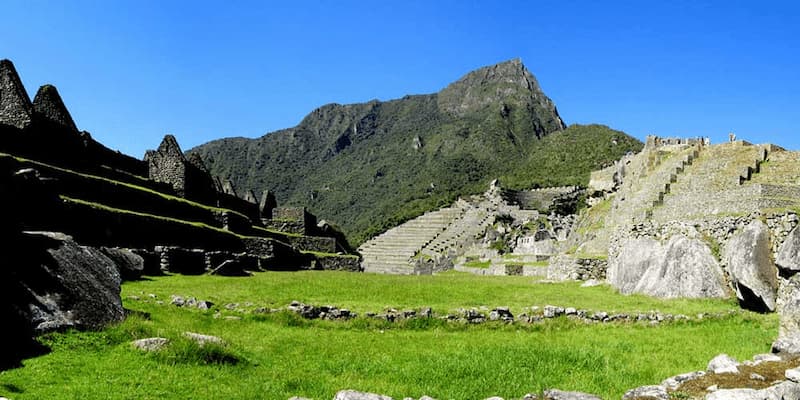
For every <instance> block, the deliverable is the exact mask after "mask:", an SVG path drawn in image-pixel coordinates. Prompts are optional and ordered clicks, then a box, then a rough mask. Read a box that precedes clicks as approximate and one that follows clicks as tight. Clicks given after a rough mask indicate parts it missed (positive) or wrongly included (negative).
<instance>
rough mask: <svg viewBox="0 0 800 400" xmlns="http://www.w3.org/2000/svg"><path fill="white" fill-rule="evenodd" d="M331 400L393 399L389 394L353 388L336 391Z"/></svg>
mask: <svg viewBox="0 0 800 400" xmlns="http://www.w3.org/2000/svg"><path fill="white" fill-rule="evenodd" d="M333 400H393V399H392V398H391V397H389V396H383V395H380V394H374V393H365V392H357V391H355V390H341V391H339V392H338V393H336V396H334V398H333Z"/></svg>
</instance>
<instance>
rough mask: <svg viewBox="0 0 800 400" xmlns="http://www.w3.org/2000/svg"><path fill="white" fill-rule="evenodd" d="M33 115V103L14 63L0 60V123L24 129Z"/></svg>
mask: <svg viewBox="0 0 800 400" xmlns="http://www.w3.org/2000/svg"><path fill="white" fill-rule="evenodd" d="M32 117H33V105H32V104H31V100H30V97H28V92H26V91H25V86H23V85H22V81H21V80H20V79H19V75H18V74H17V70H16V69H15V68H14V64H12V63H11V61H9V60H0V124H3V125H9V126H13V127H15V128H18V129H24V128H26V127H28V125H30V124H31V122H32V120H33V118H32Z"/></svg>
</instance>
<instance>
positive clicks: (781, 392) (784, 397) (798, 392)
mask: <svg viewBox="0 0 800 400" xmlns="http://www.w3.org/2000/svg"><path fill="white" fill-rule="evenodd" d="M760 392H762V393H763V394H764V397H763V398H764V399H767V400H789V399H800V384H798V383H796V382H792V381H784V382H780V383H778V384H776V385H773V386H770V387H768V388H766V389H762V390H760Z"/></svg>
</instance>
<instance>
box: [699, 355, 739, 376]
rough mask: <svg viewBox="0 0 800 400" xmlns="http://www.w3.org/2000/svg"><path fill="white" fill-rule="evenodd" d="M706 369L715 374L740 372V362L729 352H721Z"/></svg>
mask: <svg viewBox="0 0 800 400" xmlns="http://www.w3.org/2000/svg"><path fill="white" fill-rule="evenodd" d="M706 371H708V372H713V373H715V374H738V373H739V362H738V361H736V359H735V358H733V357H731V356H729V355H727V354H720V355H718V356H716V357H714V358H713V359H711V361H709V362H708V367H707V368H706Z"/></svg>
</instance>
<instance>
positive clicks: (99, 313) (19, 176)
mask: <svg viewBox="0 0 800 400" xmlns="http://www.w3.org/2000/svg"><path fill="white" fill-rule="evenodd" d="M220 182H221V181H220V179H218V178H216V177H212V176H211V175H210V174H209V172H208V170H207V169H206V168H205V166H204V165H203V163H202V160H201V159H200V158H199V157H197V156H189V157H186V156H185V155H184V154H183V152H182V151H181V149H180V146H179V145H178V143H177V140H176V139H175V138H174V137H173V136H171V135H167V136H166V137H165V138H164V140H163V141H162V143H161V144H160V146H159V147H158V148H157V149H156V150H152V151H148V152H147V154H146V156H145V159H144V160H138V159H135V158H133V157H129V156H127V155H124V154H121V153H119V152H116V151H113V150H110V149H108V148H107V147H105V146H103V145H102V144H100V143H98V142H97V141H95V140H93V139H92V138H91V135H90V134H89V133H88V132H81V131H79V130H78V128H77V126H76V124H75V122H74V120H73V119H72V117H71V116H70V114H69V111H68V110H67V108H66V106H65V105H64V102H63V100H62V99H61V96H60V95H59V93H58V90H57V89H56V88H55V87H54V86H52V85H45V86H42V87H41V88H40V89H39V90H38V92H37V94H36V98H35V99H34V101H33V102H31V101H30V99H29V98H28V95H27V92H26V90H25V88H24V87H23V86H22V83H21V80H20V79H19V76H18V75H17V72H16V69H15V68H14V65H13V64H12V63H11V62H10V61H8V60H2V61H0V191H2V193H3V196H1V197H0V205H1V206H3V208H4V209H6V210H9V212H8V215H9V218H7V221H6V222H5V223H3V224H2V226H1V227H0V234H2V237H3V238H4V239H5V243H7V244H9V246H8V247H7V249H8V251H6V252H4V254H2V255H0V265H2V268H0V319H2V320H3V321H10V322H11V325H10V326H11V327H13V329H6V330H5V331H4V337H6V338H9V340H10V341H9V342H8V343H7V344H8V346H3V347H2V350H1V351H0V369H1V368H6V367H9V366H14V365H16V363H18V362H19V360H20V359H22V358H23V357H27V356H29V355H32V354H36V353H37V352H39V351H41V350H42V349H39V348H37V345H36V343H35V341H33V340H32V337H33V336H35V335H37V334H40V333H44V332H49V331H53V330H61V329H66V328H79V329H80V328H89V329H92V328H99V327H101V326H103V325H104V324H107V323H109V322H113V321H119V320H120V319H122V318H123V317H124V313H123V310H122V304H121V301H120V298H119V292H120V283H121V281H122V280H125V279H139V278H140V277H141V276H143V275H154V274H163V273H185V274H206V273H207V274H222V275H233V276H247V275H250V274H251V273H252V272H257V271H263V270H298V269H334V270H344V271H360V265H359V257H358V256H357V255H354V254H353V252H352V249H350V246H349V245H348V244H347V240H346V238H345V237H344V235H342V234H341V232H340V231H338V229H336V228H335V227H334V226H332V225H330V224H328V223H320V224H318V223H317V219H316V217H315V216H314V215H313V214H311V213H309V212H308V211H307V210H306V209H305V208H302V207H301V208H291V207H283V208H281V207H278V204H277V202H276V200H275V196H274V195H273V194H272V193H271V192H270V191H269V190H264V191H263V194H262V196H261V199H260V201H257V199H256V197H255V195H254V194H253V193H252V192H251V191H244V193H245V198H240V197H238V196H236V190H234V188H233V185H232V184H231V183H230V182H226V184H225V185H222V184H220ZM223 186H224V187H223Z"/></svg>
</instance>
